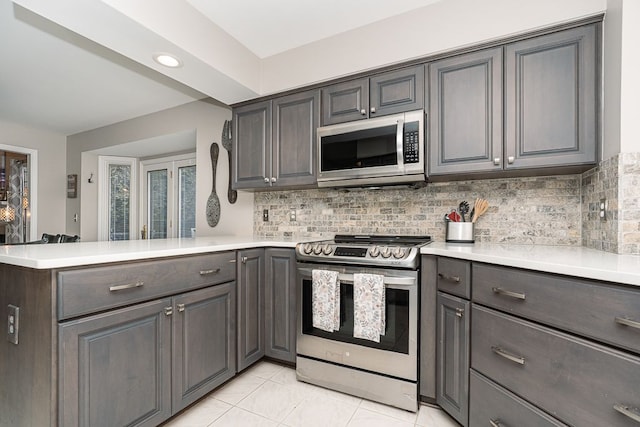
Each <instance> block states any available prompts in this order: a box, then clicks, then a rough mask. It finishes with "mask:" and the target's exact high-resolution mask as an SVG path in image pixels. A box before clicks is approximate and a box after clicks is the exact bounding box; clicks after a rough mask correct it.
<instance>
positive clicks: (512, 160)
mask: <svg viewBox="0 0 640 427" xmlns="http://www.w3.org/2000/svg"><path fill="white" fill-rule="evenodd" d="M515 160H516V158H515V157H513V156H509V157H507V163H509V164H510V165H511V164H513V162H514V161H515Z"/></svg>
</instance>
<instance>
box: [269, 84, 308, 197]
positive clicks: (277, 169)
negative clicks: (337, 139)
mask: <svg viewBox="0 0 640 427" xmlns="http://www.w3.org/2000/svg"><path fill="white" fill-rule="evenodd" d="M273 119H274V123H273V154H272V155H273V157H272V158H273V160H272V176H271V181H272V184H273V185H274V186H301V185H312V184H315V183H316V172H315V171H316V128H317V127H318V125H319V123H320V92H319V91H315V90H314V91H307V92H303V93H296V94H293V95H289V96H285V97H282V98H278V99H276V100H274V101H273Z"/></svg>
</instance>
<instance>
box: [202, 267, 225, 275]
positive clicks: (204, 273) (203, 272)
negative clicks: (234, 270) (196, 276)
mask: <svg viewBox="0 0 640 427" xmlns="http://www.w3.org/2000/svg"><path fill="white" fill-rule="evenodd" d="M218 273H220V269H219V268H216V269H214V270H200V275H201V276H208V275H209V274H218Z"/></svg>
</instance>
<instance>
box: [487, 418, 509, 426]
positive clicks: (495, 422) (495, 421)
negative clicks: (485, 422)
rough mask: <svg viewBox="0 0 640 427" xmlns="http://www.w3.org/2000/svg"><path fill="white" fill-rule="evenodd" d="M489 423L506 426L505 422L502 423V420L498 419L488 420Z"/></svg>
mask: <svg viewBox="0 0 640 427" xmlns="http://www.w3.org/2000/svg"><path fill="white" fill-rule="evenodd" d="M489 425H490V426H491V427H507V425H506V424H504V423H503V422H502V421H500V420H491V419H490V420H489Z"/></svg>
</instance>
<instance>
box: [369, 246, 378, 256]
mask: <svg viewBox="0 0 640 427" xmlns="http://www.w3.org/2000/svg"><path fill="white" fill-rule="evenodd" d="M369 255H370V256H371V258H377V257H379V256H380V248H379V247H377V246H372V247H371V248H370V249H369Z"/></svg>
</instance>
